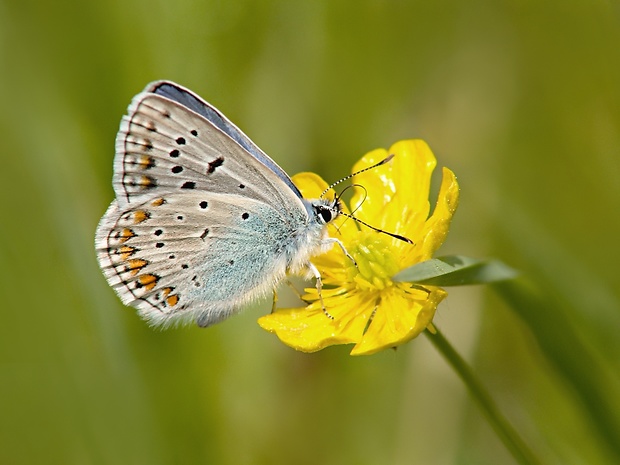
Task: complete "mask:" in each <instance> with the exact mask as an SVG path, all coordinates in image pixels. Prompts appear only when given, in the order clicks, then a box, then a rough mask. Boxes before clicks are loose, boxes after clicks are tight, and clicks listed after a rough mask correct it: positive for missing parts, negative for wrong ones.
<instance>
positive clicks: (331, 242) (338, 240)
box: [324, 237, 357, 268]
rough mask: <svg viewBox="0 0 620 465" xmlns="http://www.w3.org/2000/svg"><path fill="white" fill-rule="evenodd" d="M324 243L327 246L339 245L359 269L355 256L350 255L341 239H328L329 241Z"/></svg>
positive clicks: (326, 240)
mask: <svg viewBox="0 0 620 465" xmlns="http://www.w3.org/2000/svg"><path fill="white" fill-rule="evenodd" d="M324 242H325V243H326V244H338V246H339V247H340V248H341V249H342V252H343V253H344V254H345V255H346V256H347V258H348V259H349V260H351V261H352V262H353V264H354V265H355V267H356V268H357V262H356V261H355V258H353V256H352V255H351V254H350V253H349V251H348V250H347V248H346V247H345V246H344V244H343V243H342V242H341V241H340V239H336V238H335V237H328V238H327V239H325V240H324Z"/></svg>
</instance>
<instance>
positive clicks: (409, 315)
mask: <svg viewBox="0 0 620 465" xmlns="http://www.w3.org/2000/svg"><path fill="white" fill-rule="evenodd" d="M402 284H404V283H402ZM407 286H409V285H408V284H406V285H405V287H407ZM428 290H429V292H430V293H429V294H426V292H425V291H417V290H416V289H413V292H415V291H417V293H421V294H423V295H425V296H426V298H424V299H419V298H417V299H416V298H412V295H411V293H410V292H404V287H403V286H400V285H398V286H394V287H393V289H392V292H385V293H383V294H382V296H381V303H380V304H379V306H378V307H377V309H376V312H375V314H374V316H373V319H372V321H371V323H370V325H369V326H368V329H367V330H366V333H365V334H364V336H363V337H362V339H361V340H360V341H359V342H358V344H357V345H356V346H355V347H354V348H353V350H352V351H351V355H370V354H374V353H375V352H379V351H380V350H383V349H387V348H390V347H394V346H397V345H400V344H403V343H405V342H407V341H409V340H411V339H413V338H414V337H416V336H417V335H418V334H420V333H421V332H422V331H424V328H426V327H427V326H428V325H429V324H431V322H432V321H433V317H434V316H435V310H436V309H437V305H438V304H439V303H440V302H441V301H442V300H443V299H444V298H445V296H446V295H447V293H446V292H445V291H444V290H443V289H440V288H430V287H429V288H428ZM418 297H419V296H418Z"/></svg>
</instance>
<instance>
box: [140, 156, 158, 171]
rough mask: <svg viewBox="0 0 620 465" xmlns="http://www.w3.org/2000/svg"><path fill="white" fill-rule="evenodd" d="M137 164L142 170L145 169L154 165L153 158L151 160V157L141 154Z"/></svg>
mask: <svg viewBox="0 0 620 465" xmlns="http://www.w3.org/2000/svg"><path fill="white" fill-rule="evenodd" d="M138 165H140V168H142V169H143V170H146V169H148V168H152V167H153V166H155V160H153V157H149V156H148V155H142V156H141V157H140V159H139V160H138Z"/></svg>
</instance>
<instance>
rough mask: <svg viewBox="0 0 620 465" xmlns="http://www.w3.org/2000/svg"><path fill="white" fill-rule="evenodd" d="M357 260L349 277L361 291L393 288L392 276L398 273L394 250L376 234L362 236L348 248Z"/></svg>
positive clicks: (348, 274)
mask: <svg viewBox="0 0 620 465" xmlns="http://www.w3.org/2000/svg"><path fill="white" fill-rule="evenodd" d="M347 250H348V252H349V253H350V254H351V255H352V256H353V258H355V261H356V262H357V266H355V265H354V264H352V263H351V264H350V265H349V267H348V268H347V277H348V278H349V280H350V281H352V282H355V283H356V284H357V286H358V287H359V288H360V290H365V291H370V290H381V289H385V288H386V287H389V286H392V285H393V282H392V276H394V275H395V274H396V273H397V272H398V271H399V267H398V261H397V259H396V258H397V257H396V256H395V255H394V248H393V247H391V246H390V245H389V244H388V243H387V242H386V241H385V239H384V238H383V237H381V236H380V235H379V234H377V233H375V232H369V233H366V234H361V235H360V238H359V239H356V240H354V241H353V242H351V243H350V244H349V245H348V246H347Z"/></svg>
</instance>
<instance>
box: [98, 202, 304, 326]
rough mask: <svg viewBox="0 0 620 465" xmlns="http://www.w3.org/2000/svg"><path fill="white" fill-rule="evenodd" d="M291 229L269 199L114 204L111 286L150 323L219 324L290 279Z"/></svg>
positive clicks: (102, 247) (102, 237)
mask: <svg viewBox="0 0 620 465" xmlns="http://www.w3.org/2000/svg"><path fill="white" fill-rule="evenodd" d="M302 221H303V218H302V217H299V218H297V219H295V221H293V222H302ZM300 224H301V223H300ZM291 228H292V221H291V218H288V219H286V220H285V219H284V218H283V217H282V216H281V215H280V213H279V212H278V211H277V210H275V209H274V208H272V207H271V206H269V205H267V204H265V203H264V202H260V201H257V200H253V199H250V200H248V199H247V198H243V197H240V196H232V195H228V194H217V193H208V192H203V193H200V195H185V194H178V193H177V194H169V195H164V196H162V197H160V198H157V199H153V200H149V201H147V202H145V203H143V204H141V205H139V206H136V207H133V208H131V209H129V210H126V211H121V210H119V207H118V203H117V202H113V204H112V205H111V206H110V208H109V209H108V211H107V212H106V214H105V215H104V217H103V219H102V221H101V223H100V226H99V228H98V234H97V239H96V246H97V253H98V257H99V262H100V264H101V267H102V269H103V271H104V274H105V276H106V278H107V279H108V282H109V283H110V285H111V286H112V287H114V289H115V290H116V291H117V293H118V294H119V296H120V297H121V300H122V301H123V303H125V304H126V305H132V306H135V307H137V308H138V309H139V311H140V313H141V314H142V316H143V317H144V318H145V319H147V320H149V321H150V322H152V323H153V324H156V325H169V324H172V323H176V322H183V321H189V320H195V319H197V318H199V317H200V318H201V319H202V321H203V322H206V323H207V324H212V323H215V322H217V321H220V320H222V319H224V318H226V317H227V316H229V315H230V314H232V313H234V312H235V311H236V310H238V309H239V308H240V307H241V306H242V305H243V304H245V303H247V302H249V301H251V300H253V299H255V298H257V297H259V296H263V295H265V294H266V293H268V292H269V291H270V290H271V289H272V288H273V286H274V285H275V284H276V282H277V281H279V280H280V279H282V277H283V276H284V273H285V272H286V265H287V261H286V256H285V254H283V253H281V252H282V250H283V249H285V248H286V243H287V241H288V237H289V236H290V233H291ZM248 243H251V244H252V247H247V244H248ZM240 276H241V277H242V279H241V280H240V279H239V277H240Z"/></svg>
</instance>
